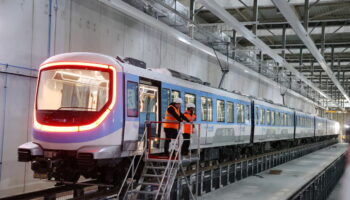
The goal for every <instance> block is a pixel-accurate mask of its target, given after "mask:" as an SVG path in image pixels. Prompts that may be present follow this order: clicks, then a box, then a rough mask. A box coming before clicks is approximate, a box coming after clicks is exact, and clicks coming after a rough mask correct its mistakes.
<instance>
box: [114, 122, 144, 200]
mask: <svg viewBox="0 0 350 200" xmlns="http://www.w3.org/2000/svg"><path fill="white" fill-rule="evenodd" d="M146 123H147V122H146ZM146 123H145V125H146ZM145 127H146V126H145ZM146 134H147V128H145V131H144V132H143V135H142V137H141V140H139V142H140V144H143V149H142V153H141V154H140V159H139V161H138V162H137V164H136V167H135V169H134V174H132V177H131V179H132V180H133V179H134V177H135V174H136V173H135V172H136V171H137V169H138V167H139V165H140V163H141V160H142V157H143V155H144V154H145V151H146V149H147V148H146V146H147V143H146V142H145V136H146ZM140 144H138V146H137V148H136V151H137V150H138V149H139V145H140ZM137 156H138V154H137V153H135V155H134V156H133V159H132V161H131V163H130V167H129V169H128V171H127V172H126V175H125V178H124V180H123V183H122V185H121V186H120V188H119V191H118V194H117V197H118V198H119V196H120V194H121V193H122V191H123V187H124V185H125V183H126V182H127V180H128V175H129V173H130V171H131V170H132V169H133V168H134V164H135V160H136V157H137ZM131 185H132V183H130V184H129V185H128V187H127V188H126V192H127V191H128V190H129V188H130V186H131ZM124 198H125V197H124ZM124 198H123V199H124Z"/></svg>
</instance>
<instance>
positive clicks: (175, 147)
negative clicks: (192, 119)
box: [146, 121, 201, 199]
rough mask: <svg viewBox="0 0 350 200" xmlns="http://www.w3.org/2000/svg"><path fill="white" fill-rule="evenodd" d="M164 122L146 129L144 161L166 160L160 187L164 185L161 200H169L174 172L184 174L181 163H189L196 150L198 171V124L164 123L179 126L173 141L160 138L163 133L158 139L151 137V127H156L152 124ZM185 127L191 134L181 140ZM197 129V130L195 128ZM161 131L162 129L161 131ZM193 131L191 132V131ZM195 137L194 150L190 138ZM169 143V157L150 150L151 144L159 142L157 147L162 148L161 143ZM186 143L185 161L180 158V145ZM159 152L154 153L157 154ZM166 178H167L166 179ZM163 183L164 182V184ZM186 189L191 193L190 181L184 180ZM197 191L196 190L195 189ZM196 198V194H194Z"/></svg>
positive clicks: (149, 125)
mask: <svg viewBox="0 0 350 200" xmlns="http://www.w3.org/2000/svg"><path fill="white" fill-rule="evenodd" d="M164 123H165V122H157V121H152V122H149V124H148V126H147V129H148V135H147V138H148V150H147V151H146V152H147V153H146V159H167V160H168V161H167V165H166V168H165V170H164V172H163V173H164V175H163V176H162V179H161V181H160V185H163V184H164V185H165V189H164V190H163V191H162V193H163V194H165V195H162V196H161V199H169V198H170V193H171V189H172V185H173V183H174V181H175V178H176V172H177V171H178V170H179V169H181V171H182V173H183V174H184V173H185V172H184V169H183V166H182V164H183V161H184V160H189V162H191V161H192V160H193V159H192V158H193V154H192V150H193V149H196V154H195V156H196V163H197V167H196V169H197V170H198V169H199V158H200V130H201V129H200V124H194V123H187V122H182V123H176V122H166V123H173V124H179V127H180V129H179V131H177V136H176V138H175V139H173V138H166V137H162V134H165V132H161V133H160V136H159V137H155V136H153V135H152V133H153V131H152V127H157V126H152V124H164ZM185 125H190V126H191V131H190V132H193V133H191V134H190V137H189V139H184V138H183V135H182V134H183V133H182V132H183V131H182V130H184V126H185ZM196 127H197V128H196ZM161 130H162V131H163V129H161ZM192 130H193V131H192ZM184 134H188V133H184ZM193 136H196V137H197V138H195V139H197V140H196V141H197V142H196V148H194V147H195V146H194V145H193V142H192V141H194V140H193V139H191V137H193ZM168 140H171V141H170V144H169V148H170V149H171V151H170V152H169V155H166V156H159V155H155V154H154V153H153V152H152V150H153V148H155V147H154V145H153V142H154V141H155V142H159V143H160V144H159V146H158V148H160V149H161V148H162V146H161V141H168ZM186 141H188V142H189V146H188V153H189V154H188V157H187V158H186V159H184V158H183V157H182V145H183V143H184V142H186ZM159 152H161V151H156V153H159ZM166 177H167V178H166ZM165 179H166V180H165ZM164 181H165V182H164ZM185 181H186V184H187V187H188V189H189V191H191V185H190V181H189V180H187V179H186V180H185ZM196 187H198V184H196ZM197 191H198V188H197ZM160 192H161V190H160V189H159V190H158V191H157V194H156V197H155V199H157V198H158V196H159V193H160ZM196 196H197V194H196ZM191 198H192V199H196V197H195V196H194V195H193V194H192V193H191Z"/></svg>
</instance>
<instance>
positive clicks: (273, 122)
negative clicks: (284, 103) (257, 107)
mask: <svg viewBox="0 0 350 200" xmlns="http://www.w3.org/2000/svg"><path fill="white" fill-rule="evenodd" d="M271 125H272V126H274V125H275V112H274V111H271Z"/></svg>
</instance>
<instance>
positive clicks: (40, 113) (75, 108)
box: [36, 68, 111, 125]
mask: <svg viewBox="0 0 350 200" xmlns="http://www.w3.org/2000/svg"><path fill="white" fill-rule="evenodd" d="M110 75H111V74H110V73H109V72H107V71H99V70H92V69H67V68H62V69H49V70H43V71H42V72H41V74H40V82H39V85H38V94H37V104H36V106H37V118H38V120H39V121H41V122H42V123H45V122H46V123H48V124H52V123H53V122H55V124H57V123H58V124H62V125H67V124H71V125H72V124H84V123H88V122H89V121H91V120H93V119H96V117H98V113H99V112H100V111H101V110H102V109H103V108H104V106H105V105H106V104H107V102H108V100H109V98H110V97H109V96H110V93H109V87H110ZM90 115H91V116H90Z"/></svg>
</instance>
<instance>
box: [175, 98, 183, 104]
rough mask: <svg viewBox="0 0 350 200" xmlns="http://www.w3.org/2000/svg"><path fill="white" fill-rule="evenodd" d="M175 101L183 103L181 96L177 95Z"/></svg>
mask: <svg viewBox="0 0 350 200" xmlns="http://www.w3.org/2000/svg"><path fill="white" fill-rule="evenodd" d="M173 102H174V103H182V99H181V98H179V97H176V98H175V99H174V101H173Z"/></svg>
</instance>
